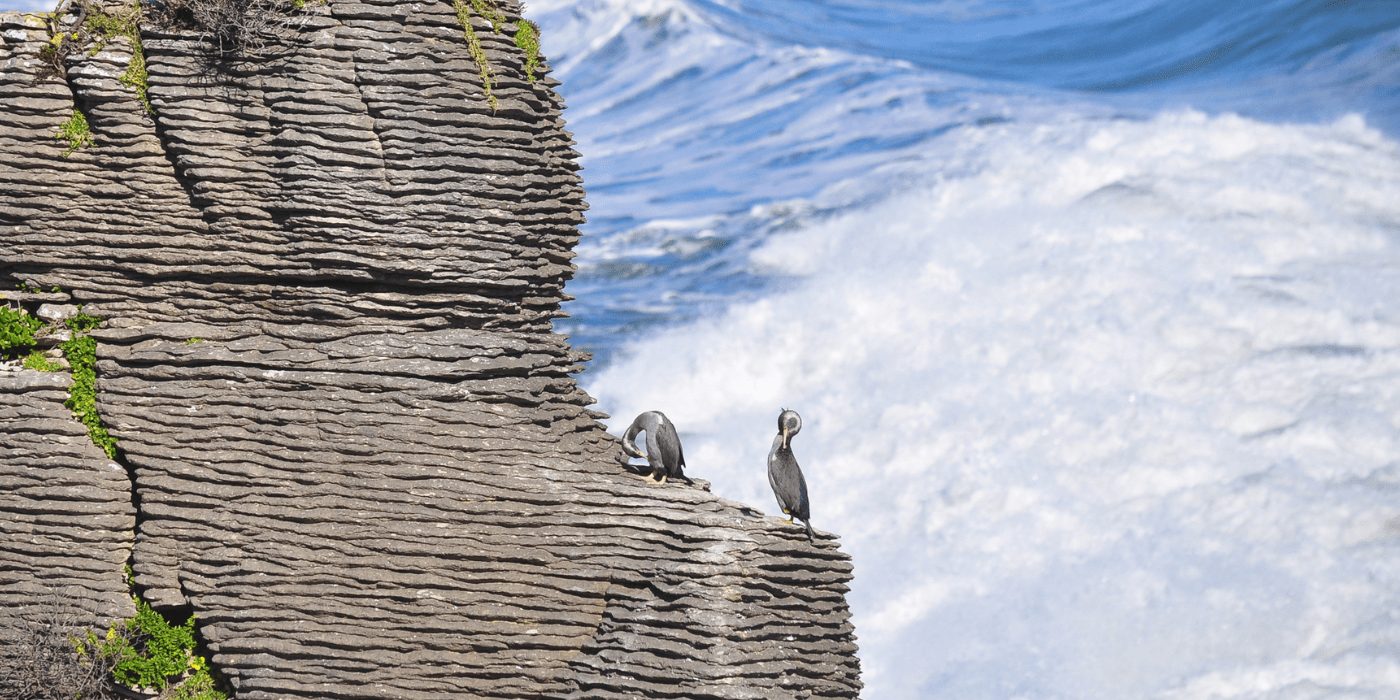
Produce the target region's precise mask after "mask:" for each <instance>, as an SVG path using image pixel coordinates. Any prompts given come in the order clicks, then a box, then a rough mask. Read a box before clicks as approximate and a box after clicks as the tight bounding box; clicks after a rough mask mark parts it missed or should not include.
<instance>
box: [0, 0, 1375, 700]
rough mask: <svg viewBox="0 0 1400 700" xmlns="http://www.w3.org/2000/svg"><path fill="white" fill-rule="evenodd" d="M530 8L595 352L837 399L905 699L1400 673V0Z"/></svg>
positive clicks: (817, 418) (1356, 693) (857, 588)
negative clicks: (553, 80)
mask: <svg viewBox="0 0 1400 700" xmlns="http://www.w3.org/2000/svg"><path fill="white" fill-rule="evenodd" d="M48 4H49V3H28V4H27V5H28V6H26V3H24V2H15V1H14V0H0V9H47V5H48ZM529 5H530V12H529V13H528V16H530V17H532V18H533V19H535V20H536V21H537V22H538V23H539V24H540V25H541V26H542V28H543V43H544V50H545V53H546V54H547V55H548V57H549V59H550V62H551V64H552V65H553V66H554V68H555V71H556V76H557V77H559V78H560V79H561V80H563V81H564V85H563V87H562V92H563V94H564V96H565V97H566V99H567V100H568V103H569V105H570V107H569V109H568V110H567V111H566V113H565V117H566V119H567V120H568V122H569V125H570V128H571V129H572V130H573V131H574V132H575V137H576V139H577V140H578V142H579V145H578V147H577V148H578V150H579V151H580V152H581V153H582V154H583V160H582V162H583V164H584V166H585V170H584V173H583V174H584V177H585V180H586V186H587V189H588V198H589V201H590V203H591V205H592V210H591V211H590V212H589V219H590V221H589V223H588V224H587V225H586V226H585V227H584V233H585V236H584V239H583V243H582V244H581V245H580V247H579V249H578V254H579V256H578V258H577V260H576V262H577V263H578V265H579V271H578V274H577V276H576V278H575V280H574V281H573V282H572V283H571V284H570V286H569V292H570V293H571V294H574V295H575V296H577V297H578V299H577V301H574V302H571V303H570V304H568V306H567V307H566V308H567V310H568V311H569V312H570V313H571V314H572V318H570V319H567V320H563V321H561V322H560V323H559V324H558V328H559V329H560V330H561V331H562V332H565V333H568V334H570V336H571V337H572V338H573V340H574V342H575V344H576V345H577V346H579V347H583V348H586V349H590V350H592V351H593V352H595V354H596V357H597V359H596V360H595V361H594V362H593V363H592V364H591V367H590V369H589V370H588V371H587V372H585V373H584V374H583V375H582V376H581V379H582V381H583V383H584V385H585V387H586V388H587V389H588V390H589V391H590V392H591V393H592V394H593V395H594V396H596V397H598V398H599V400H600V408H602V409H603V410H605V411H607V412H609V413H612V414H613V415H614V416H616V418H615V419H614V420H613V422H612V423H611V426H612V427H613V428H614V429H615V430H618V429H621V428H622V427H624V426H625V425H626V423H627V422H629V421H630V419H631V418H632V417H633V416H634V415H636V414H637V413H639V412H641V411H643V410H649V409H657V410H662V411H664V412H666V413H667V415H669V416H670V417H671V419H672V420H673V421H674V422H675V423H676V425H677V427H678V428H679V429H680V432H681V437H682V440H683V441H684V443H685V446H686V453H687V455H688V457H689V467H688V470H689V472H690V473H691V474H692V475H695V476H699V477H702V478H706V479H710V480H711V481H713V483H714V487H713V488H714V490H715V491H716V492H718V493H719V494H721V495H723V496H726V497H728V498H732V499H735V500H740V501H744V502H747V503H749V504H752V505H755V506H758V507H760V508H762V509H765V510H768V511H770V512H772V511H775V510H776V508H775V507H774V502H773V498H772V495H771V493H770V491H769V489H768V485H767V483H766V478H765V474H764V458H765V455H766V452H767V449H768V446H769V444H770V441H771V439H772V434H773V432H774V429H775V424H776V418H777V415H778V412H779V410H780V409H781V408H783V407H787V408H793V409H796V410H798V411H799V412H800V413H801V414H802V416H803V419H804V428H803V431H802V434H801V435H800V436H798V437H797V438H796V440H795V441H794V449H795V452H796V454H797V457H798V459H799V460H800V462H801V464H802V466H803V469H804V471H805V473H806V475H807V479H808V482H809V486H810V489H811V494H812V501H813V507H812V514H813V524H814V525H815V526H816V527H817V528H819V529H822V530H829V531H832V532H835V533H839V534H840V535H841V536H842V538H843V546H844V547H845V548H846V550H847V551H849V552H851V553H852V555H853V556H854V558H855V565H856V579H855V582H854V584H853V587H852V591H851V593H850V596H849V598H850V602H851V605H852V609H853V612H854V616H855V624H856V629H857V635H858V636H859V642H860V645H861V659H862V663H863V666H864V669H865V680H866V683H867V688H866V692H865V697H866V698H867V700H893V699H902V698H930V699H934V698H936V699H938V700H1098V699H1103V700H1134V699H1138V698H1141V699H1145V700H1208V699H1218V700H1226V699H1228V700H1313V699H1321V698H1329V699H1330V698H1342V699H1347V700H1353V699H1354V700H1363V699H1364V700H1373V699H1374V700H1381V699H1389V698H1396V697H1400V306H1398V304H1400V142H1397V137H1400V3H1398V2H1394V1H1393V0H1384V1H1383V0H1369V1H1366V0H1332V1H1330V2H1329V1H1327V0H1313V1H1311V2H1303V1H1300V0H1261V1H1258V2H1250V3H1209V2H1204V1H1202V0H1179V1H1176V2H1166V1H1164V0H1118V1H1116V2H1110V1H1108V0H927V1H916V0H826V1H820V0H535V1H534V2H530V3H529Z"/></svg>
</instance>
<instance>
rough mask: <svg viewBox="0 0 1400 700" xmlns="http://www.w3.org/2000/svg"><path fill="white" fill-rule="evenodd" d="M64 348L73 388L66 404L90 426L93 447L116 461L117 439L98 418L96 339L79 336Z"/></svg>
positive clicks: (76, 416)
mask: <svg viewBox="0 0 1400 700" xmlns="http://www.w3.org/2000/svg"><path fill="white" fill-rule="evenodd" d="M89 318H91V317H89ZM73 320H74V319H69V321H70V322H71V321H73ZM69 327H70V328H71V327H72V326H71V325H70V326H69ZM61 347H62V348H63V358H64V359H66V360H68V364H69V366H71V367H72V369H73V387H72V388H71V389H69V390H68V400H67V401H65V402H63V405H64V406H67V407H68V409H69V410H71V411H72V412H73V416H74V417H75V418H77V419H78V420H79V421H81V422H82V424H83V425H86V426H87V429H88V436H89V437H91V438H92V442H93V444H95V445H97V446H98V447H99V448H101V449H102V451H103V452H105V453H107V456H108V457H109V458H111V459H116V457H117V439H116V438H114V437H112V436H111V434H109V433H108V432H107V427H106V426H104V425H103V424H102V418H101V417H100V416H98V415H97V339H96V338H93V337H92V336H87V335H78V336H74V338H73V339H72V340H70V341H68V342H66V343H64V344H63V345H62V346H61Z"/></svg>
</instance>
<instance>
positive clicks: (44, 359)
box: [24, 350, 66, 372]
mask: <svg viewBox="0 0 1400 700" xmlns="http://www.w3.org/2000/svg"><path fill="white" fill-rule="evenodd" d="M24 368H25V369H37V370H39V371H40V372H62V371H63V370H64V369H66V368H65V367H64V366H63V365H60V364H58V363H57V362H54V361H53V360H50V359H49V358H48V356H46V355H44V353H43V351H41V350H33V351H31V352H30V353H29V354H28V355H26V356H25V358H24Z"/></svg>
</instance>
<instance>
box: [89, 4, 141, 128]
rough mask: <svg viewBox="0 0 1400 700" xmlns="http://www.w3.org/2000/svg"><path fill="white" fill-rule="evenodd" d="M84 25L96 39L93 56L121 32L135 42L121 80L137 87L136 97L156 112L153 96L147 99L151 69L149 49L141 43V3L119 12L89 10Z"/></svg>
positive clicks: (132, 44)
mask: <svg viewBox="0 0 1400 700" xmlns="http://www.w3.org/2000/svg"><path fill="white" fill-rule="evenodd" d="M84 27H85V28H86V29H87V30H88V31H89V32H91V33H92V35H93V38H94V39H95V43H94V44H93V46H92V48H91V49H90V50H89V51H88V55H89V56H91V55H94V54H96V53H97V52H98V51H101V50H102V48H103V47H104V46H106V44H107V42H108V41H111V40H113V39H115V38H117V37H119V36H124V37H126V39H127V41H128V42H130V44H131V62H130V63H128V64H127V66H126V72H125V73H123V74H122V77H120V78H118V80H119V81H120V82H121V84H122V85H125V86H127V87H129V88H131V89H133V90H135V91H136V97H137V98H138V99H140V100H141V106H142V107H145V108H146V111H147V112H153V111H154V110H152V109H151V102H150V100H148V99H146V90H147V82H148V80H149V78H150V73H149V72H148V71H147V70H146V52H145V50H144V49H143V47H142V46H141V3H139V2H133V3H132V4H130V5H128V6H126V7H124V8H122V9H121V10H118V11H117V12H116V13H115V14H107V13H104V12H95V13H89V14H88V16H87V21H86V22H85V23H84Z"/></svg>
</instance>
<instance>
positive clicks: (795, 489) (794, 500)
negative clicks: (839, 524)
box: [768, 408, 813, 539]
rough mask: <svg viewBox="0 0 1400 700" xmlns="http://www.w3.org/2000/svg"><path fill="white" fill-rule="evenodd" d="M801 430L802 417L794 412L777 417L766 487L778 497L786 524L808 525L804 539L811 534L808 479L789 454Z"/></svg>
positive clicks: (809, 537)
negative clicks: (771, 489) (798, 521)
mask: <svg viewBox="0 0 1400 700" xmlns="http://www.w3.org/2000/svg"><path fill="white" fill-rule="evenodd" d="M801 430H802V416H799V415H797V411H791V410H788V409H786V408H785V409H783V412H782V413H779V414H778V436H777V437H775V438H773V449H771V450H769V451H768V485H769V486H772V487H773V495H774V496H776V497H777V498H778V507H779V508H782V509H783V514H784V515H787V516H788V519H787V522H789V523H790V522H792V519H793V518H800V519H801V520H802V524H803V525H806V526H807V538H808V539H811V538H812V536H813V534H812V504H811V503H810V502H808V500H807V480H806V479H803V478H802V469H801V468H800V467H798V466H797V458H796V457H794V456H793V454H792V445H791V443H792V438H793V437H794V436H796V435H797V433H798V432H800V431H801Z"/></svg>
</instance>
